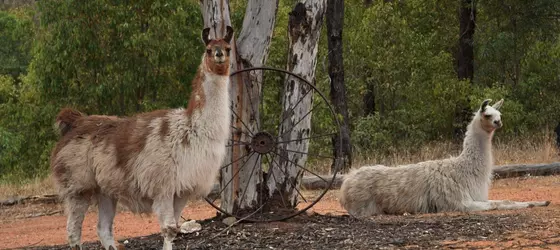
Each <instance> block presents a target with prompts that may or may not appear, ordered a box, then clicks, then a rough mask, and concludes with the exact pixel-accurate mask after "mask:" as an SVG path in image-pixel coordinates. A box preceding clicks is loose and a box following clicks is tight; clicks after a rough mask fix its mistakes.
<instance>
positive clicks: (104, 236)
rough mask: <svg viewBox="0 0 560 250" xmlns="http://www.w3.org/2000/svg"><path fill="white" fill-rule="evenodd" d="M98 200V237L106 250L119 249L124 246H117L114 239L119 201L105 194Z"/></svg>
mask: <svg viewBox="0 0 560 250" xmlns="http://www.w3.org/2000/svg"><path fill="white" fill-rule="evenodd" d="M98 200H99V205H98V206H99V219H98V220H97V236H98V237H99V240H100V241H101V245H103V247H104V248H105V249H111V248H112V249H115V250H116V249H119V247H122V246H121V245H118V246H117V245H116V244H115V239H114V237H113V220H114V219H115V213H116V209H117V201H116V200H115V199H112V198H110V197H108V196H106V195H103V194H100V195H99V196H98Z"/></svg>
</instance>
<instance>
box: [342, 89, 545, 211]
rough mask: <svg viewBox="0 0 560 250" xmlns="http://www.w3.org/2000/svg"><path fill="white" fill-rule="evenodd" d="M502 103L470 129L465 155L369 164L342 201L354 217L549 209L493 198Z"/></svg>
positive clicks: (354, 176) (348, 184)
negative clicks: (490, 192) (494, 139)
mask: <svg viewBox="0 0 560 250" xmlns="http://www.w3.org/2000/svg"><path fill="white" fill-rule="evenodd" d="M503 101H504V100H503V99H502V100H500V101H499V102H497V103H495V104H494V105H493V106H490V105H488V103H489V102H490V100H489V99H488V100H485V101H483V102H482V105H481V106H480V109H479V110H478V111H477V112H476V113H475V114H474V117H473V119H472V121H471V123H470V124H469V126H468V128H467V132H466V135H465V139H464V142H463V152H462V153H461V154H460V155H459V156H456V157H451V158H448V159H441V160H433V161H425V162H420V163H415V164H408V165H403V166H396V167H387V166H382V165H375V166H364V167H361V168H358V169H355V170H352V171H351V172H350V174H348V175H346V176H345V177H344V181H343V183H342V186H341V188H340V193H341V197H340V203H341V205H342V206H343V207H344V208H345V209H346V210H347V211H348V213H349V214H350V215H353V216H355V217H368V216H372V215H378V214H403V213H436V212H449V211H464V212H467V211H485V210H495V209H522V208H527V207H534V206H548V205H549V204H550V202H549V201H527V202H519V201H509V200H488V189H489V188H490V184H491V178H492V168H493V167H494V159H493V157H492V137H493V135H494V132H495V131H496V129H498V128H501V127H502V120H501V113H500V111H499V109H500V107H501V106H502V103H503Z"/></svg>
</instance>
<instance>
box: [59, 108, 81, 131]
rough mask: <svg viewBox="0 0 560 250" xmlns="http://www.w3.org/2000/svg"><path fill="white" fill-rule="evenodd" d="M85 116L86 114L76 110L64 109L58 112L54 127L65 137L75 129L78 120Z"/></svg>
mask: <svg viewBox="0 0 560 250" xmlns="http://www.w3.org/2000/svg"><path fill="white" fill-rule="evenodd" d="M84 116H85V115H84V114H82V113H81V112H80V111H77V110H75V109H71V108H63V109H62V110H60V112H58V115H56V121H55V124H54V126H55V128H56V130H57V131H58V132H59V133H60V135H65V134H66V133H68V132H70V130H71V129H72V128H73V127H74V123H75V122H76V120H78V119H79V118H81V117H84Z"/></svg>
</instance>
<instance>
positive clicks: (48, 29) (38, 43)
mask: <svg viewBox="0 0 560 250" xmlns="http://www.w3.org/2000/svg"><path fill="white" fill-rule="evenodd" d="M459 3H460V2H459V1H442V0H408V1H374V2H373V4H372V5H371V6H368V7H366V6H364V4H363V1H361V0H348V1H345V12H346V15H345V20H344V22H345V23H344V33H343V42H344V65H345V77H346V87H347V91H348V93H347V97H348V107H349V115H350V121H351V131H352V139H353V144H354V147H355V148H356V151H357V152H358V153H371V152H373V151H376V152H377V153H393V152H395V151H397V150H400V149H402V148H416V147H418V146H419V145H421V144H423V143H426V142H429V141H437V140H450V139H452V138H453V133H454V131H455V130H456V129H457V128H458V127H462V126H464V124H458V123H457V119H456V117H455V116H456V114H457V109H458V108H460V107H462V105H464V104H466V103H469V104H470V106H471V108H472V110H476V109H477V108H478V106H479V105H480V102H481V101H482V100H483V99H486V98H491V99H493V100H494V101H497V100H499V99H500V98H505V103H504V106H503V107H502V110H503V120H504V125H505V126H504V127H503V129H502V130H501V131H500V132H499V133H498V135H499V136H506V137H511V136H527V135H530V134H532V133H535V132H538V131H540V130H543V129H545V128H550V127H554V126H556V124H557V123H558V122H559V121H560V120H559V118H558V117H560V98H558V96H560V88H559V87H558V86H560V78H559V76H560V59H558V58H560V36H559V35H558V34H560V24H559V23H558V21H557V19H558V16H559V13H560V2H559V1H556V0H536V1H519V0H500V1H497V0H490V1H484V2H476V4H477V6H476V7H477V16H476V31H475V35H474V41H473V43H474V48H475V56H474V58H475V74H474V75H475V77H474V80H473V82H468V81H459V80H457V73H456V66H457V65H456V64H457V63H456V58H455V56H456V54H457V49H458V48H457V44H458V39H459V35H460V34H459V19H458V16H457V9H458V8H459ZM246 4H247V1H245V0H231V1H230V12H231V17H232V23H233V26H234V28H235V29H236V31H237V33H238V32H239V31H240V29H241V26H242V23H243V18H244V17H245V16H246V15H245V7H246ZM294 4H295V1H280V2H279V6H278V15H277V19H276V26H275V28H274V34H273V37H272V44H271V48H270V53H269V55H268V61H267V63H266V66H270V67H274V68H285V67H286V65H287V56H286V53H287V51H288V44H289V43H288V36H287V27H288V20H289V13H290V11H291V10H292V8H293V7H294ZM35 9H36V10H37V12H36V11H35ZM36 13H40V14H36ZM38 24H40V25H38ZM201 29H202V15H201V13H200V6H199V1H195V0H189V1H176V0H172V1H159V0H152V1H137V2H130V3H128V2H126V3H125V2H119V1H108V0H95V1H86V2H83V1H75V0H74V1H61V0H45V1H38V2H37V6H36V8H22V9H15V10H10V11H7V12H0V117H2V118H1V119H0V180H8V179H9V180H11V181H17V179H18V178H29V177H33V176H41V175H45V174H46V173H47V171H46V170H47V169H48V160H49V154H50V150H51V148H52V146H53V145H54V143H55V141H56V139H57V138H56V135H55V133H54V131H53V129H52V122H53V119H54V116H55V114H56V113H57V112H58V110H59V109H60V108H61V107H63V106H72V107H75V108H78V109H80V110H81V111H84V112H86V113H89V114H93V113H95V114H111V115H130V114H134V113H137V112H143V111H149V110H153V109H158V108H168V107H179V106H184V105H186V101H187V100H188V96H189V92H190V81H191V79H192V78H193V76H194V73H195V71H196V68H197V66H198V65H199V63H200V56H201V51H202V43H201V41H200V31H201ZM327 54H328V50H327V41H326V27H323V29H322V36H321V39H320V44H319V56H318V58H317V62H318V63H317V72H316V79H315V82H314V83H315V85H316V86H317V88H319V89H320V90H321V91H322V92H323V93H324V94H325V96H326V97H327V98H328V94H329V91H330V85H329V79H328V74H327V72H326V66H327V64H328V62H327V61H326V56H327ZM283 77H284V75H283V74H278V75H274V74H272V73H271V75H267V76H265V85H264V86H265V89H264V96H265V99H264V101H263V103H264V105H265V107H264V109H265V113H266V114H268V117H265V118H264V121H265V124H264V125H263V126H264V127H267V128H270V129H271V130H273V129H274V128H275V127H276V126H278V123H277V121H278V119H279V115H280V106H281V96H282V93H281V91H282V90H281V89H282V83H283V81H282V79H283ZM366 93H371V96H372V98H373V100H374V104H375V105H374V107H372V108H373V114H371V115H365V112H364V111H365V110H366V109H365V104H364V95H365V94H366ZM317 98H318V96H317V94H315V95H314V101H315V102H318V101H322V100H319V99H317ZM331 117H332V116H331V115H330V114H329V112H328V110H317V111H316V112H315V111H314V112H313V120H312V129H313V131H314V133H316V134H320V133H321V132H323V131H330V130H331V129H332V126H333V124H332V120H331ZM322 139H323V141H317V142H316V143H314V144H312V145H310V147H311V148H312V150H313V151H314V152H319V153H321V154H330V152H331V149H330V148H328V147H327V146H326V145H330V142H329V141H328V140H330V138H328V137H325V138H322Z"/></svg>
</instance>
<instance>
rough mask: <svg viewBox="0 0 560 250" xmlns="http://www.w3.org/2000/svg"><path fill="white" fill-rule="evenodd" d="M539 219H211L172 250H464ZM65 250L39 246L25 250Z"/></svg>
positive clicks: (153, 242) (152, 245) (148, 239)
mask: <svg viewBox="0 0 560 250" xmlns="http://www.w3.org/2000/svg"><path fill="white" fill-rule="evenodd" d="M543 212H545V211H543ZM538 218H539V216H534V215H533V216H530V215H528V214H526V213H507V212H506V213H499V214H498V213H486V214H455V215H454V214H447V215H445V214H440V215H431V216H422V215H418V216H378V217H375V218H372V219H367V220H357V219H355V218H352V217H350V216H347V215H343V216H329V215H311V216H309V215H304V216H299V217H296V218H294V219H291V220H288V221H285V222H273V223H240V224H237V225H235V226H233V227H231V228H227V226H226V225H224V224H223V223H222V222H221V221H220V220H217V219H216V220H213V219H209V220H205V221H202V222H201V224H202V228H203V229H202V231H200V232H198V233H194V234H189V235H180V236H178V238H177V239H176V240H175V241H174V249H305V250H309V249H379V248H388V249H393V248H406V249H410V248H412V249H414V248H421V249H433V248H441V247H443V248H447V249H449V248H464V247H466V245H465V243H466V242H504V241H511V240H512V238H511V237H512V236H511V232H515V231H518V230H521V229H522V230H530V229H531V228H533V227H540V226H542V222H541V221H538ZM535 229H537V228H535ZM541 229H542V228H541ZM532 237H539V236H538V234H535V235H534V236H532ZM539 242H540V243H542V244H544V245H546V244H560V240H558V241H556V240H555V242H546V241H543V239H539V241H537V243H536V245H535V246H538V245H539ZM84 246H85V247H86V249H101V246H100V245H99V243H98V242H95V243H87V244H85V245H84ZM161 246H162V238H161V237H160V235H159V234H154V235H149V236H145V237H137V238H130V239H128V243H127V244H126V247H127V249H161ZM472 247H473V246H472V245H471V246H469V247H467V248H472ZM67 248H68V247H67V246H49V247H46V246H43V247H34V248H28V249H67Z"/></svg>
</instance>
